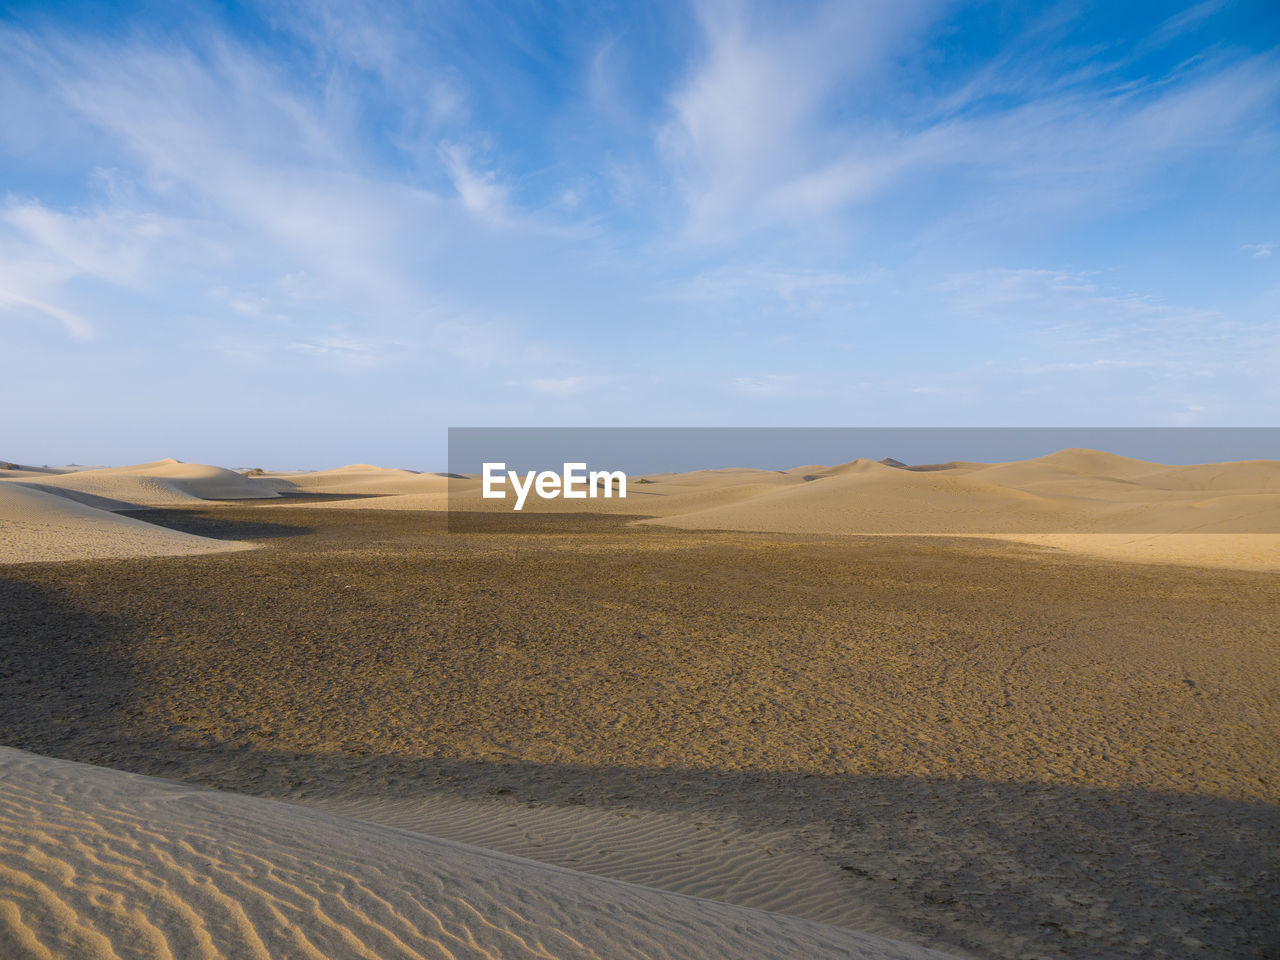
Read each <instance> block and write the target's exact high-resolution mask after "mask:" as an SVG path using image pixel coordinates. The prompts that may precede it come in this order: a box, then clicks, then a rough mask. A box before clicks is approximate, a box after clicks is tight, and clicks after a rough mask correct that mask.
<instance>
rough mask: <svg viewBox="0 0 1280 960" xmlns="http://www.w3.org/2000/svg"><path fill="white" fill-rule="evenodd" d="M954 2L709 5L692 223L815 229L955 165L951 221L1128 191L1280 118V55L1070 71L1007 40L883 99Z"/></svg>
mask: <svg viewBox="0 0 1280 960" xmlns="http://www.w3.org/2000/svg"><path fill="white" fill-rule="evenodd" d="M941 6H942V5H941V4H932V3H923V2H921V3H913V4H903V5H897V6H895V7H893V8H886V7H882V6H881V5H879V4H875V3H871V4H827V5H822V6H820V7H818V8H817V10H816V12H814V13H812V14H811V15H809V16H804V15H801V14H797V15H796V16H795V17H794V18H790V19H781V18H774V19H772V20H770V19H766V18H764V17H763V16H760V15H757V14H753V13H752V12H751V9H750V8H749V7H746V6H744V5H741V4H727V3H726V4H711V5H705V6H703V7H702V8H701V11H702V18H701V23H702V27H703V31H704V35H705V40H706V45H707V50H706V54H705V56H704V57H703V58H702V60H701V61H700V62H699V64H698V65H697V68H696V69H695V70H694V71H693V72H692V74H691V75H690V77H689V78H688V80H687V82H686V83H685V84H684V85H683V86H682V87H681V88H680V89H679V90H678V91H677V92H676V93H675V94H674V95H673V96H672V98H671V107H672V116H671V118H670V119H669V121H668V122H666V123H665V124H664V125H663V126H662V127H661V129H660V131H659V133H658V137H657V142H658V145H659V148H660V151H661V155H662V156H663V158H664V159H665V162H666V164H667V166H668V169H669V171H670V173H671V176H672V177H673V178H674V180H675V182H676V183H677V185H678V186H679V188H680V190H681V191H682V194H683V197H684V200H685V204H686V220H685V230H686V235H687V236H688V237H690V238H693V239H695V240H700V241H720V242H724V241H740V240H741V238H742V236H743V235H744V233H749V232H751V231H755V230H761V229H764V228H771V227H777V226H779V225H784V226H785V225H791V226H795V227H803V228H805V229H812V228H813V226H814V225H815V224H826V223H831V222H836V221H837V220H838V219H839V218H840V216H841V215H842V214H845V213H847V212H848V210H849V208H851V207H853V208H857V207H859V206H866V205H869V204H872V203H875V202H878V201H880V200H882V199H884V198H886V197H887V196H890V195H894V196H898V197H899V198H900V197H901V191H904V190H907V189H910V186H911V185H912V184H923V185H924V186H926V187H927V186H929V185H931V183H932V180H931V178H936V177H938V176H941V175H944V174H951V175H953V177H954V179H955V181H956V183H957V184H963V187H961V188H959V189H955V190H952V191H950V192H948V193H943V194H940V195H939V196H940V199H939V201H938V202H939V203H940V204H942V206H940V207H939V208H938V209H936V210H935V212H934V215H933V219H935V220H936V219H937V218H939V217H946V216H953V215H955V214H954V211H953V210H951V209H949V208H951V207H954V208H959V209H961V210H963V211H965V216H977V217H981V216H992V215H994V216H996V217H999V216H1003V215H1006V214H1007V213H1009V212H1011V211H1014V210H1016V211H1017V213H1018V215H1020V216H1025V215H1026V214H1027V213H1028V211H1031V210H1034V209H1036V208H1037V207H1061V208H1069V207H1071V206H1072V205H1075V204H1078V203H1079V202H1080V200H1081V199H1082V198H1085V197H1089V198H1095V199H1096V198H1099V197H1113V198H1117V199H1122V200H1126V202H1127V198H1128V197H1130V196H1131V195H1132V194H1133V193H1134V191H1133V186H1134V184H1135V183H1138V182H1141V181H1142V180H1143V178H1144V177H1145V176H1146V175H1147V174H1148V173H1150V172H1151V171H1152V170H1156V169H1160V168H1163V167H1167V166H1168V165H1169V164H1170V163H1171V162H1173V161H1175V160H1176V159H1178V158H1180V157H1182V156H1184V155H1186V154H1189V153H1191V152H1194V151H1197V150H1203V149H1211V148H1223V149H1233V148H1235V147H1236V146H1238V145H1239V144H1240V143H1241V142H1243V141H1242V137H1243V136H1248V137H1257V136H1260V135H1263V134H1265V132H1266V131H1267V130H1272V131H1274V127H1275V124H1274V123H1273V122H1271V123H1268V122H1266V118H1267V117H1268V115H1269V114H1273V112H1274V108H1275V104H1276V101H1277V99H1278V98H1280V63H1277V61H1276V59H1275V58H1274V57H1272V56H1266V55H1263V56H1257V57H1254V58H1252V59H1245V60H1242V61H1239V62H1236V63H1234V64H1232V65H1230V66H1222V64H1221V63H1215V62H1213V61H1211V60H1208V59H1205V60H1202V61H1200V62H1198V63H1194V64H1189V65H1184V66H1183V67H1181V68H1179V69H1178V70H1177V71H1175V72H1174V73H1172V74H1171V75H1169V76H1155V77H1149V78H1146V79H1144V80H1141V81H1136V82H1131V83H1129V84H1128V85H1127V86H1125V85H1122V84H1120V83H1119V82H1118V81H1117V82H1115V83H1111V84H1108V83H1107V82H1106V76H1105V74H1106V73H1107V72H1108V70H1109V69H1111V67H1110V66H1109V65H1106V64H1097V63H1091V64H1090V65H1089V68H1088V69H1087V70H1084V71H1080V70H1076V71H1064V70H1062V69H1058V70H1053V69H1050V68H1049V67H1048V66H1047V65H1046V64H1044V63H1036V62H1034V61H1033V59H1032V58H1031V55H1030V54H1026V55H1025V56H1024V57H1023V59H1022V60H1018V59H1016V58H1015V57H1014V55H1013V54H1008V55H1007V56H1006V57H1005V59H1003V60H1002V61H997V62H996V63H994V64H990V63H989V64H986V65H984V66H982V67H981V68H979V70H978V72H977V73H976V74H975V75H974V76H973V77H972V78H970V79H967V80H966V79H964V78H960V79H958V80H954V81H953V82H954V83H956V84H957V87H956V89H955V90H954V91H952V92H951V93H948V92H947V91H945V90H944V91H942V92H941V93H940V94H939V93H937V92H934V91H931V95H930V98H928V99H926V98H920V99H916V100H912V99H907V95H906V94H905V93H904V92H903V90H904V89H909V88H910V87H909V85H908V84H907V83H905V82H904V83H903V84H902V85H901V86H900V87H899V88H898V89H897V91H896V96H897V98H898V99H897V101H896V102H893V101H887V100H881V99H878V98H877V97H876V96H875V93H876V92H878V91H880V90H884V89H887V88H890V87H891V84H890V82H889V78H890V77H892V76H894V75H895V71H901V70H905V69H906V68H904V67H902V66H901V65H900V64H898V63H895V57H896V56H897V55H898V54H900V53H902V52H904V51H907V50H909V49H910V48H911V46H912V45H913V44H916V43H919V42H920V41H921V40H922V39H923V38H924V37H925V36H926V35H927V30H926V27H927V25H928V22H929V20H930V18H931V16H932V15H933V14H935V13H936V12H937V11H938V10H940V9H941ZM1210 7H1211V5H1205V9H1204V10H1203V11H1201V13H1202V14H1203V15H1204V16H1207V15H1208V14H1209V13H1211V12H1213V11H1212V9H1210ZM1010 48H1011V49H1013V50H1017V49H1018V44H1017V42H1016V41H1015V42H1014V43H1012V44H1010ZM1033 48H1034V45H1033V46H1032V47H1029V48H1028V49H1033ZM1040 59H1041V60H1043V59H1044V56H1043V54H1041V55H1040ZM905 78H906V75H905V74H901V75H899V79H905ZM1086 81H1090V82H1086Z"/></svg>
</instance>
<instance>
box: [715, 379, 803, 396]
mask: <svg viewBox="0 0 1280 960" xmlns="http://www.w3.org/2000/svg"><path fill="white" fill-rule="evenodd" d="M794 382H795V377H792V376H788V375H786V374H780V373H766V374H764V375H762V376H757V377H734V378H733V379H732V380H730V381H729V390H730V391H731V392H733V393H740V394H744V395H746V396H749V397H776V396H779V395H781V394H784V393H788V392H789V391H790V390H791V387H792V385H793V384H794Z"/></svg>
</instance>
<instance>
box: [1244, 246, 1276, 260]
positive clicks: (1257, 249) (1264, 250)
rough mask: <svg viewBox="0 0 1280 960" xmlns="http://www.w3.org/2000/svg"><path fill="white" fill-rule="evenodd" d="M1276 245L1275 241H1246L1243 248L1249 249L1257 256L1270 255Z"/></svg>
mask: <svg viewBox="0 0 1280 960" xmlns="http://www.w3.org/2000/svg"><path fill="white" fill-rule="evenodd" d="M1275 246H1276V245H1275V244H1274V243H1246V244H1245V245H1244V247H1243V248H1242V249H1244V250H1247V251H1249V253H1251V254H1253V255H1254V256H1255V257H1269V256H1271V251H1272V250H1274V249H1275Z"/></svg>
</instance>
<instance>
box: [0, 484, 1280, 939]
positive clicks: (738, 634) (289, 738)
mask: <svg viewBox="0 0 1280 960" xmlns="http://www.w3.org/2000/svg"><path fill="white" fill-rule="evenodd" d="M433 482H434V481H433ZM165 489H166V491H168V490H170V489H171V487H168V486H167V487H166V488H165ZM317 492H323V491H317ZM168 495H169V494H168V493H167V492H166V493H165V494H164V496H166V497H167V496H168ZM424 495H426V496H433V495H435V494H434V493H430V492H428V493H427V494H424ZM336 506H340V504H339V503H337V502H332V501H331V502H323V501H315V502H304V501H301V500H298V499H291V498H281V499H278V500H271V501H263V502H253V503H245V504H243V505H229V504H221V505H197V506H194V507H193V506H191V505H190V504H184V505H176V504H173V503H172V502H169V503H168V505H167V506H165V507H164V508H163V509H153V510H149V511H145V512H139V513H133V514H130V516H131V517H132V518H134V519H142V520H146V521H150V522H152V523H154V524H157V525H159V526H161V527H163V528H166V529H169V530H173V531H177V532H179V533H182V534H187V535H192V536H199V537H204V538H208V539H210V540H215V541H236V542H248V543H258V544H259V548H258V549H254V550H244V551H239V552H232V553H216V554H207V555H199V556H188V557H162V558H145V557H135V558H126V559H100V560H88V561H79V562H64V563H56V564H55V563H23V564H19V565H16V566H8V567H4V568H0V730H2V731H3V741H2V742H3V743H5V744H6V745H8V746H11V747H17V748H20V749H23V750H29V751H33V752H35V753H37V754H42V755H46V756H50V757H57V758H64V759H69V760H79V761H87V762H92V763H96V764H103V765H106V766H110V767H115V768H119V769H123V770H130V771H134V772H138V773H145V774H152V775H158V776H163V777H166V778H172V779H177V780H183V781H187V782H191V783H196V784H203V785H206V786H213V787H218V788H223V789H227V790H233V791H237V792H240V793H246V794H255V795H259V796H265V797H274V798H278V799H286V800H292V801H298V802H301V803H305V804H309V805H311V806H313V807H317V808H321V809H322V810H324V811H327V813H326V815H328V814H330V813H334V812H337V813H349V814H352V815H354V816H358V817H362V818H364V819H366V820H379V819H381V820H382V822H383V823H384V824H386V825H387V828H400V827H404V828H408V829H413V830H421V831H425V832H427V833H433V834H436V835H439V836H444V837H451V838H452V839H455V840H462V841H471V842H482V843H484V844H486V845H488V846H490V847H492V848H493V849H497V850H505V851H506V852H507V853H512V854H517V855H524V856H532V857H535V858H536V859H539V860H544V861H546V862H550V863H556V862H557V860H559V861H560V862H561V864H562V865H565V866H577V867H579V868H582V869H586V870H588V872H593V873H599V874H604V875H608V876H615V877H618V878H619V879H623V880H633V881H637V882H647V883H652V884H654V885H657V886H665V887H666V888H667V889H674V890H677V891H680V892H688V893H693V894H696V895H703V896H712V897H719V898H721V899H726V900H734V901H736V902H739V903H745V904H746V905H748V906H756V907H763V908H765V909H778V910H783V911H785V912H789V913H792V914H796V915H799V916H811V917H813V918H814V919H820V920H824V921H827V922H831V923H837V924H843V925H846V926H850V927H856V928H860V929H869V930H873V931H880V932H884V933H889V934H896V935H899V936H902V937H903V938H904V939H909V940H911V941H912V942H914V943H918V944H924V945H927V946H934V947H937V948H939V949H945V950H949V951H954V952H956V953H968V954H972V955H975V956H980V957H1010V958H1012V957H1080V958H1084V957H1105V956H1146V957H1153V956H1154V957H1158V956H1169V957H1181V956H1189V955H1194V956H1203V957H1246V956H1267V955H1269V954H1274V953H1275V952H1277V951H1280V939H1277V936H1276V933H1275V924H1274V918H1275V916H1276V915H1277V911H1278V910H1280V902H1278V897H1280V853H1277V851H1280V806H1278V804H1280V746H1277V744H1280V646H1278V645H1277V637H1278V636H1280V580H1278V578H1276V577H1275V576H1274V574H1272V573H1268V572H1260V571H1248V570H1233V569H1214V568H1197V567H1192V566H1176V565H1149V564H1142V563H1118V562H1110V561H1106V560H1101V559H1096V558H1090V557H1086V556H1078V555H1072V554H1064V553H1062V552H1058V551H1051V550H1046V549H1044V548H1043V547H1038V546H1034V545H1019V544H1009V543H1004V542H999V541H991V540H982V539H974V538H950V539H944V538H929V537H919V538H912V537H856V536H843V537H840V536H823V535H816V534H805V533H786V534H768V533H758V532H745V531H743V532H716V531H700V530H678V529H671V528H669V527H662V526H653V525H638V526H637V525H630V524H628V523H627V520H628V519H629V518H627V517H625V516H616V517H610V516H594V517H592V516H573V515H569V516H556V515H543V516H537V517H521V518H520V519H519V522H518V525H513V524H512V522H511V519H510V518H509V517H504V516H501V515H480V516H475V517H472V518H470V520H469V527H468V528H469V530H470V532H468V533H465V534H462V533H458V532H457V529H458V525H457V524H456V523H455V532H453V533H448V532H446V522H445V519H444V517H443V516H442V515H440V514H431V513H422V512H408V511H394V510H350V509H334V507H336ZM457 519H459V518H457V517H455V520H457ZM575 817H576V818H577V819H575ZM681 831H683V833H681ZM664 838H665V840H664ZM664 843H665V846H664ZM717 846H718V847H719V848H721V852H720V853H719V855H717V854H716V853H714V852H713V851H714V849H715V848H716V847H717ZM771 861H772V863H771Z"/></svg>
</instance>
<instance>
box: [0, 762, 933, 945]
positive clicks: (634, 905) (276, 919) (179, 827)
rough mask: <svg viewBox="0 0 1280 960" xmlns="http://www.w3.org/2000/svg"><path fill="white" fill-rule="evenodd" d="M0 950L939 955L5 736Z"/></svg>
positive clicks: (0, 777)
mask: <svg viewBox="0 0 1280 960" xmlns="http://www.w3.org/2000/svg"><path fill="white" fill-rule="evenodd" d="M0 877H2V878H3V881H2V882H3V888H4V897H3V899H0V953H2V954H3V955H4V956H6V957H10V956H14V957H16V956H30V957H77V958H92V960H116V958H120V960H124V958H128V960H151V958H155V960H173V958H187V957H204V958H223V957H225V958H237V960H238V958H263V960H265V958H268V957H283V956H290V957H305V958H313V960H341V958H347V957H351V958H357V957H359V958H375V957H376V958H379V960H393V958H397V957H405V958H410V957H412V958H418V957H422V958H441V960H444V958H450V960H464V958H475V960H482V958H495V957H502V958H505V960H520V958H525V957H528V958H531V960H532V958H541V960H558V958H566V960H567V958H583V960H595V958H601V957H609V958H617V960H627V958H630V957H635V958H642V957H646V958H653V957H680V958H686V960H698V958H707V960H720V958H724V957H742V958H754V957H759V958H765V957H769V958H783V957H805V958H812V960H823V958H833V960H834V958H843V960H945V955H943V954H940V953H937V952H934V951H930V950H927V949H924V948H921V947H914V946H909V945H906V944H902V943H898V942H896V941H892V940H887V939H883V938H881V937H876V936H872V935H870V934H860V933H855V932H852V931H849V930H844V929H841V928H838V927H832V926H827V925H825V924H821V923H816V922H813V921H809V920H798V919H793V918H790V917H784V916H781V915H779V914H770V913H761V912H757V911H754V910H749V909H746V908H744V907H735V906H729V905H727V904H721V903H715V902H713V901H709V900H698V899H694V898H691V897H685V896H681V895H679V894H672V893H665V892H661V891H657V890H651V889H648V888H645V887H638V886H633V885H631V884H626V883H621V882H618V881H612V880H605V879H602V878H599V877H592V876H589V875H587V874H583V873H576V872H574V871H571V870H566V869H562V868H557V867H551V866H546V865H543V864H539V863H535V862H533V861H529V860H521V859H518V858H516V857H511V856H506V855H503V854H498V853H492V852H489V851H486V850H481V849H479V848H477V847H469V846H465V845H462V844H458V843H452V842H450V841H447V840H437V839H433V838H430V837H425V836H421V835H419V834H414V833H408V832H405V831H401V830H396V829H392V828H388V827H380V826H375V825H374V824H370V823H366V822H363V821H359V820H351V819H348V818H345V817H341V816H335V815H332V814H327V813H321V812H318V811H314V810H306V809H303V808H300V807H295V806H291V805H288V804H284V803H278V802H274V801H271V800H262V799H258V798H254V797H245V796H239V795H236V794H231V793H221V792H217V791H214V790H205V789H201V788H198V787H192V786H189V785H186V784H180V783H176V782H171V781H165V780H157V779H153V778H149V777H142V776H137V775H135V774H130V773H122V772H119V771H114V770H108V769H104V768H99V767H92V766H88V765H85V764H79V763H73V762H70V761H66V760H54V759H48V758H45V757H38V756H36V755H34V754H30V753H23V752H21V751H18V750H12V749H9V748H7V747H0Z"/></svg>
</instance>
